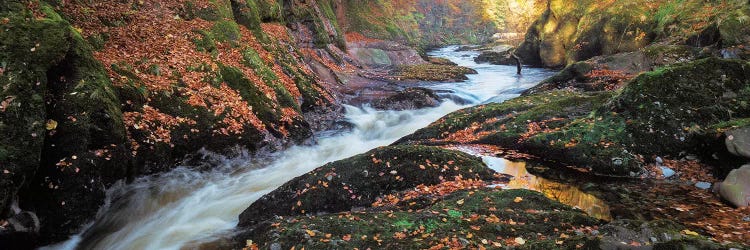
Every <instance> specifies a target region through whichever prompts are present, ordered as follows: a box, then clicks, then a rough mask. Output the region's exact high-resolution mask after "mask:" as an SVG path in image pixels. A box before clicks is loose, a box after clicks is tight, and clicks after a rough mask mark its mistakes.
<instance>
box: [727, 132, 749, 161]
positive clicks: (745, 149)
mask: <svg viewBox="0 0 750 250" xmlns="http://www.w3.org/2000/svg"><path fill="white" fill-rule="evenodd" d="M724 134H725V135H726V139H725V143H726V146H727V150H728V151H729V153H731V154H733V155H736V156H742V157H745V158H750V127H745V128H740V129H735V130H731V131H727V132H725V133H724Z"/></svg>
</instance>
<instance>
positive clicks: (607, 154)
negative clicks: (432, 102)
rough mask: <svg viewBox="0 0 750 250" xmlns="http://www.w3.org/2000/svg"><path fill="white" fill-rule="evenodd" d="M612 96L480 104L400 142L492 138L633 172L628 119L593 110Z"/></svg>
mask: <svg viewBox="0 0 750 250" xmlns="http://www.w3.org/2000/svg"><path fill="white" fill-rule="evenodd" d="M611 96H612V94H611V93H606V92H604V93H593V94H582V93H576V92H570V91H552V92H546V93H543V94H538V95H530V96H524V97H520V98H516V99H511V100H508V101H506V102H504V103H500V104H487V105H482V106H477V107H473V108H469V109H465V110H461V111H457V112H455V113H452V114H449V115H447V116H446V117H443V118H441V119H440V120H438V121H437V122H435V123H433V124H431V125H430V126H428V127H426V128H423V129H420V130H418V131H417V132H415V133H414V134H412V135H409V136H406V137H404V138H402V139H400V140H399V141H398V142H396V143H397V144H413V143H419V144H452V143H486V144H492V145H498V146H501V147H504V148H510V149H517V150H521V151H524V152H528V153H531V154H534V155H538V156H540V157H543V158H544V159H545V160H550V161H556V162H561V163H565V164H572V165H576V166H578V167H582V168H588V169H590V170H591V171H592V173H594V174H598V175H618V176H630V175H633V174H634V173H639V172H640V171H641V169H640V162H639V161H637V160H636V158H635V156H634V155H632V154H631V153H630V152H628V150H627V149H626V147H625V146H626V145H629V142H630V140H629V138H628V137H627V136H626V135H625V134H624V131H625V123H624V121H623V120H621V119H619V118H617V117H609V116H608V115H604V116H601V115H596V114H595V113H594V114H592V111H593V110H594V109H596V108H598V107H601V105H603V104H604V103H606V102H607V100H608V99H609V98H610V97H611ZM600 118H601V119H600ZM467 128H468V130H467Z"/></svg>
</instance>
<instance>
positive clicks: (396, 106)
mask: <svg viewBox="0 0 750 250" xmlns="http://www.w3.org/2000/svg"><path fill="white" fill-rule="evenodd" d="M438 105H440V97H439V96H438V95H437V94H435V92H434V91H432V90H430V89H426V88H407V89H405V90H403V91H399V92H398V93H396V94H395V95H392V96H389V97H387V98H385V99H381V100H377V101H375V102H374V103H373V104H372V107H374V108H376V109H381V110H412V109H422V108H428V107H437V106H438Z"/></svg>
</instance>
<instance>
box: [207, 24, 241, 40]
mask: <svg viewBox="0 0 750 250" xmlns="http://www.w3.org/2000/svg"><path fill="white" fill-rule="evenodd" d="M211 34H213V37H214V38H215V39H216V40H217V41H220V42H233V43H234V42H237V41H239V40H240V27H239V26H238V25H237V23H235V22H234V21H227V20H221V21H217V22H215V23H214V26H213V27H212V28H211Z"/></svg>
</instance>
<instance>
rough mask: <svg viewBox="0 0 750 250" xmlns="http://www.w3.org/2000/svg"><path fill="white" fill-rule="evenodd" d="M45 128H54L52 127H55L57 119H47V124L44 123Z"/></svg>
mask: <svg viewBox="0 0 750 250" xmlns="http://www.w3.org/2000/svg"><path fill="white" fill-rule="evenodd" d="M45 128H47V130H54V129H56V128H57V121H55V120H52V119H49V120H47V124H45Z"/></svg>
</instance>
